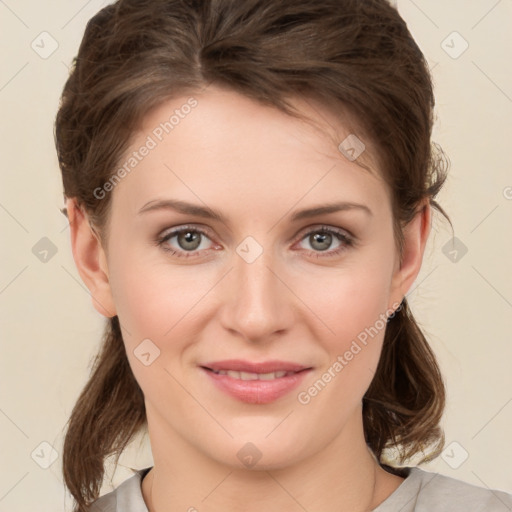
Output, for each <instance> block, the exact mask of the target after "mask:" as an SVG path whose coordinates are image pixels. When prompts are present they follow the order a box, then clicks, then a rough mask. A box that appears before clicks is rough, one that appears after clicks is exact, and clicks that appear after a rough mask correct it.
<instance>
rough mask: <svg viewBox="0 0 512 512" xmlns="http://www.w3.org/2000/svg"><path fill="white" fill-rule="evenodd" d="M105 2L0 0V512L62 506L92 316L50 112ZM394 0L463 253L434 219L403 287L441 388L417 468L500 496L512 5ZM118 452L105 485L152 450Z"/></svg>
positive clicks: (507, 321)
mask: <svg viewBox="0 0 512 512" xmlns="http://www.w3.org/2000/svg"><path fill="white" fill-rule="evenodd" d="M105 3H106V2H103V1H100V0H89V1H86V0H72V1H71V0H66V1H64V0H51V1H46V2H38V1H35V0H30V1H29V0H25V1H23V0H19V1H15V0H5V1H0V34H1V35H0V39H1V52H2V66H1V68H0V107H1V112H2V116H1V119H2V122H1V124H0V126H1V133H0V144H1V152H0V155H1V166H2V169H1V174H0V176H1V188H0V225H1V229H2V246H1V247H2V250H1V253H0V254H1V263H2V264H1V273H0V308H1V309H0V311H1V317H0V321H1V324H0V325H1V343H2V357H1V360H0V361H1V363H0V364H1V367H0V371H1V379H2V386H1V391H0V393H1V395H0V429H1V430H0V431H1V434H2V435H1V437H0V453H1V454H2V457H1V459H2V465H1V474H0V511H9V512H21V511H23V512H26V511H30V510H37V511H42V510H44V511H45V512H51V511H62V510H64V509H65V510H70V503H71V500H70V498H69V496H67V495H66V494H65V492H64V488H63V484H62V477H61V474H60V472H61V451H62V449H61V447H62V439H63V428H64V425H65V423H66V421H67V419H68V416H69V414H70V412H71V408H72V406H73V404H74V401H75V399H76V398H77V396H78V393H79V392H80V390H81V388H82V386H83V384H84V382H85V380H86V378H87V375H88V371H89V365H90V361H91V357H92V356H93V355H94V354H95V352H96V350H97V348H98V345H99V341H100V336H101V332H102V328H103V323H104V319H103V318H102V317H100V316H99V314H98V313H96V311H95V310H94V309H93V307H92V304H91V299H90V296H89V294H88V292H87V290H86V289H85V287H84V285H83V284H82V283H81V281H80V278H79V276H78V273H77V271H76V269H75V266H74V262H73V259H72V255H71V250H70V241H69V229H68V228H67V221H66V219H65V217H64V216H63V215H62V214H61V213H60V212H59V208H60V207H62V206H63V199H62V185H61V178H60V173H59V169H58V165H57V159H56V155H55V150H54V144H53V120H54V116H55V113H56V110H57V105H58V98H59V95H60V92H61V90H62V87H63V85H64V82H65V79H66V76H67V72H68V70H67V66H68V65H69V64H70V62H71V59H72V57H73V56H74V55H75V53H76V51H77V49H78V45H79V42H80V39H81V35H82V33H83V30H84V27H85V23H86V21H87V20H88V19H89V18H90V17H91V16H92V15H93V14H94V13H95V12H96V11H97V10H98V9H99V8H100V7H102V6H103V5H104V4H105ZM398 8H399V11H400V12H401V14H402V16H403V17H404V18H405V19H406V21H407V23H408V25H409V27H410V29H411V32H412V33H413V35H414V37H415V38H416V40H417V41H418V43H419V45H420V47H421V48H422V50H423V51H424V53H425V55H426V56H427V58H428V61H429V65H430V66H431V68H432V69H433V74H434V79H435V86H436V97H437V116H438V120H437V121H436V128H435V140H436V141H437V142H439V143H440V144H441V145H442V147H443V148H444V149H445V151H446V152H447V153H448V155H449V157H450V160H451V164H452V165H451V175H450V178H449V181H448V183H447V185H446V187H445V189H444V191H443V192H442V194H441V196H440V198H439V200H440V202H441V204H442V205H444V206H445V208H446V209H447V211H448V213H449V215H450V216H451V218H452V220H453V222H454V226H455V235H456V237H457V238H458V239H460V241H461V243H463V244H464V245H465V246H466V247H467V249H468V252H467V254H465V255H462V252H460V250H459V252H458V253H457V261H456V262H453V261H451V260H450V259H449V257H448V256H450V254H448V256H447V255H446V254H445V252H447V251H446V249H445V250H444V251H443V247H445V244H447V243H448V241H449V240H450V238H451V232H450V230H449V229H448V225H447V223H446V222H442V221H439V222H438V221H436V222H435V224H434V231H433V233H432V236H431V239H430V241H429V246H428V248H427V253H426V256H425V260H424V266H423V269H422V272H421V274H420V276H419V278H418V280H417V282H416V284H415V286H414V287H413V290H412V291H411V293H410V295H409V300H410V303H411V305H412V308H413V310H414V312H415V313H416V315H417V318H418V319H419V321H420V323H421V325H422V326H423V327H424V329H425V331H426V334H427V336H428V338H429V340H430V342H431V344H432V346H433V348H434V350H435V351H436V353H437V355H438V357H439V359H440V363H441V366H442V369H443V371H444V375H445V379H446V382H447V386H448V406H447V410H446V414H445V418H444V427H445V432H446V438H447V446H448V448H447V450H446V452H445V453H444V455H443V457H439V458H438V459H437V460H435V461H434V462H433V463H431V464H430V465H429V466H426V468H427V469H429V470H432V471H439V472H441V473H443V474H446V475H450V476H453V477H456V478H459V479H461V480H465V481H467V482H471V483H474V484H476V485H480V486H489V487H491V488H498V489H503V490H507V491H509V492H512V470H511V462H510V461H511V460H512V442H511V440H510V432H511V426H512V378H511V371H510V363H511V360H512V343H511V341H512V340H511V335H510V332H511V328H512V321H511V318H512V278H511V262H512V258H511V256H512V238H511V233H512V156H511V153H510V148H511V142H510V139H511V137H512V129H511V128H512V127H511V124H512V71H511V68H510V62H511V56H512V55H511V49H512V31H511V30H510V29H511V26H512V24H511V22H512V1H511V0H470V1H468V0H448V1H447V0H428V1H427V0H415V1H413V0H398ZM43 31H46V32H48V33H49V34H51V36H47V35H43V36H40V34H41V32H43ZM454 31H456V32H457V33H458V34H455V35H454V34H452V33H453V32H454ZM50 37H51V38H53V39H54V40H55V41H56V42H57V43H58V48H57V49H56V50H55V51H54V53H53V54H51V55H50V56H48V57H47V58H42V57H41V56H40V55H39V54H38V53H36V51H34V49H32V47H31V44H32V41H35V43H34V46H35V47H36V48H37V50H38V51H39V53H42V52H44V51H46V52H49V51H50V50H51V49H52V46H51V45H52V44H55V43H52V39H50ZM43 38H45V39H43ZM443 41H445V42H444V43H443ZM464 41H467V43H468V44H469V47H468V48H467V50H466V51H465V52H464V53H462V54H461V55H459V53H461V51H462V50H463V49H464V46H465V43H464ZM36 45H38V46H36ZM44 56H46V55H44ZM455 57H457V58H455ZM43 237H47V238H48V239H49V240H51V242H52V244H53V245H54V246H55V250H56V253H55V254H54V255H52V254H51V252H50V253H48V256H47V261H46V262H43V261H41V260H40V259H39V258H38V257H36V254H34V252H35V253H37V248H38V247H39V246H36V244H38V243H39V244H42V243H45V242H40V240H41V239H42V238H43ZM46 243H48V242H46ZM34 246H36V249H34V252H33V247H34ZM40 256H41V255H40ZM453 256H455V253H452V255H451V257H453ZM41 443H46V444H42V445H41ZM451 443H453V444H451ZM50 445H51V446H50ZM52 447H53V448H52ZM52 449H53V450H54V452H52ZM466 452H467V457H468V458H467V459H466V460H464V457H465V456H466ZM52 453H54V455H55V456H56V460H55V461H54V462H53V463H51V464H50V462H52ZM121 460H122V464H123V466H121V467H120V468H119V469H118V471H117V472H116V473H115V474H114V475H113V479H112V485H117V484H119V483H120V482H121V481H122V480H124V479H125V478H127V477H128V476H130V474H131V473H130V472H129V470H128V466H132V467H136V468H141V467H145V466H146V465H150V464H151V455H150V452H149V450H148V449H147V445H145V447H144V445H143V448H142V449H140V450H137V447H136V446H132V447H131V449H130V450H129V451H128V452H127V453H126V454H125V455H124V456H123V457H122V459H121ZM49 464H50V465H49ZM48 465H49V467H47V468H46V469H45V468H44V466H48ZM42 466H43V467H42ZM110 488H111V487H110V486H109V485H108V484H106V485H105V486H104V492H105V491H107V490H108V489H110Z"/></svg>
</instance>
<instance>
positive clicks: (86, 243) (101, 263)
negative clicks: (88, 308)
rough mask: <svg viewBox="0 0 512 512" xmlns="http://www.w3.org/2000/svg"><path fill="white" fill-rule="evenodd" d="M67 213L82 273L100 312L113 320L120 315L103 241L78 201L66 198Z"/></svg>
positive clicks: (79, 270)
mask: <svg viewBox="0 0 512 512" xmlns="http://www.w3.org/2000/svg"><path fill="white" fill-rule="evenodd" d="M66 210H67V217H68V220H69V227H70V231H71V248H72V251H73V258H74V260H75V265H76V267H77V270H78V273H79V274H80V277H81V278H82V281H83V282H84V283H85V285H86V286H87V288H88V289H89V292H90V293H91V297H92V304H93V306H94V308H95V309H96V311H98V313H100V314H101V315H103V316H106V317H109V318H110V317H113V316H115V315H116V314H117V313H116V308H115V305H114V300H113V298H112V292H111V289H110V282H109V279H108V267H107V258H106V254H105V251H104V250H103V247H102V245H101V241H100V239H99V237H98V235H97V234H96V233H95V232H94V231H93V229H92V227H91V224H90V222H89V219H88V217H87V214H86V213H85V212H84V211H82V209H81V208H80V207H79V206H78V204H77V202H76V199H75V198H67V199H66Z"/></svg>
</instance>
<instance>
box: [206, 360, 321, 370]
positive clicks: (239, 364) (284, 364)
mask: <svg viewBox="0 0 512 512" xmlns="http://www.w3.org/2000/svg"><path fill="white" fill-rule="evenodd" d="M201 366H202V367H203V368H207V369H209V370H215V371H216V372H217V371H221V370H224V371H229V370H231V371H235V372H248V373H272V372H281V371H282V372H300V371H302V370H308V369H310V368H311V367H308V366H304V365H301V364H297V363H292V362H289V361H278V360H271V361H262V362H259V363H256V362H252V361H244V360H242V359H228V360H225V361H215V362H211V363H205V364H202V365H201Z"/></svg>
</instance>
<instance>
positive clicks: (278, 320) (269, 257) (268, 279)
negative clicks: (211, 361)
mask: <svg viewBox="0 0 512 512" xmlns="http://www.w3.org/2000/svg"><path fill="white" fill-rule="evenodd" d="M248 238H250V237H248ZM236 252H237V254H234V269H233V272H231V273H230V274H231V277H230V281H229V282H230V286H229V299H227V304H225V308H226V311H225V315H224V324H225V327H226V328H228V329H230V330H235V331H238V332H239V334H241V335H242V336H243V337H245V338H247V339H249V340H254V341H256V340H259V339H260V340H263V339H264V338H265V337H268V336H271V335H272V334H274V333H275V332H277V331H281V330H284V329H286V328H288V327H289V326H290V324H289V322H290V320H291V304H290V292H289V291H288V290H287V289H286V286H284V284H283V283H282V282H281V281H280V279H279V278H278V277H277V274H278V272H276V270H275V268H276V267H277V266H278V265H277V264H276V263H277V261H276V258H275V256H274V251H272V248H267V249H265V250H264V249H263V247H261V246H260V245H259V244H258V243H257V242H255V240H254V239H252V240H250V239H249V240H245V241H244V242H242V243H241V244H240V245H239V246H238V248H237V251H236Z"/></svg>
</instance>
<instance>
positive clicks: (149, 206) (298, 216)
mask: <svg viewBox="0 0 512 512" xmlns="http://www.w3.org/2000/svg"><path fill="white" fill-rule="evenodd" d="M155 210H173V211H176V212H178V213H184V214H188V215H195V216H198V217H204V218H206V219H213V220H217V221H219V222H222V223H224V224H227V219H226V217H225V216H224V215H222V214H221V213H220V212H217V211H215V210H212V209H211V208H209V207H207V206H199V205H197V204H192V203H188V202H186V201H180V200H177V199H160V200H154V201H149V202H148V203H146V204H145V205H144V206H143V207H142V208H141V209H140V210H139V212H138V215H140V214H142V213H146V212H150V211H155ZM347 210H359V211H362V212H364V213H366V214H367V215H369V216H373V212H372V211H371V210H370V208H368V206H366V205H364V204H360V203H353V202H348V201H341V202H337V203H328V204H323V205H320V206H314V207H312V208H307V209H304V210H299V211H297V212H295V213H294V214H293V215H292V217H291V221H292V222H296V221H298V220H302V219H308V218H310V217H317V216H318V215H325V214H328V213H335V212H339V211H347Z"/></svg>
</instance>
